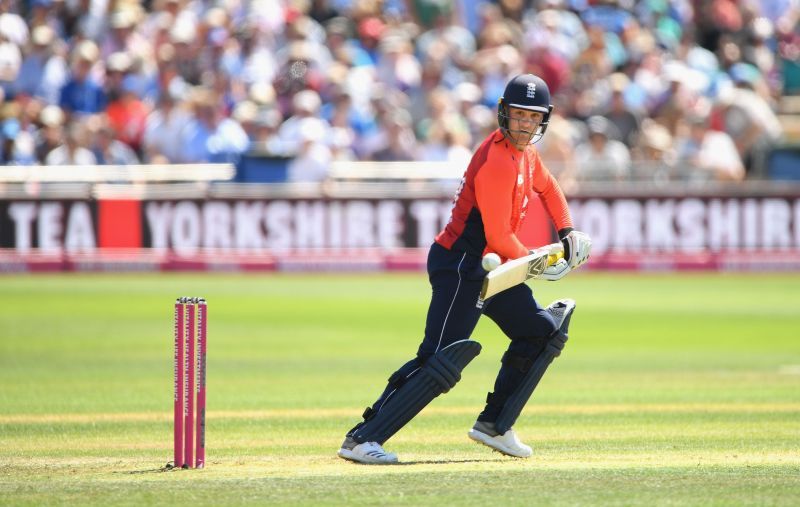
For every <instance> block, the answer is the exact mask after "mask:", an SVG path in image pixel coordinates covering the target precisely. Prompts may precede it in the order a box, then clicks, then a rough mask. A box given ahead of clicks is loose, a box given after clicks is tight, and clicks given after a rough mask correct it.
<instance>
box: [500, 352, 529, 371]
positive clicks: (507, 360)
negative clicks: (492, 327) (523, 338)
mask: <svg viewBox="0 0 800 507" xmlns="http://www.w3.org/2000/svg"><path fill="white" fill-rule="evenodd" d="M500 362H501V363H503V364H505V365H508V366H510V367H512V368H514V369H517V370H519V371H521V372H523V373H524V372H526V371H528V370H530V369H531V366H533V359H531V358H529V357H525V356H518V355H515V354H512V353H510V352H508V351H506V353H505V354H503V358H502V359H501V360H500Z"/></svg>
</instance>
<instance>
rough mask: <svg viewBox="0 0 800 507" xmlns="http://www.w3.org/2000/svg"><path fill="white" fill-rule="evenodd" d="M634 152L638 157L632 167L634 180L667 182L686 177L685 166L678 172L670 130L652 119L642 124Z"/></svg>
mask: <svg viewBox="0 0 800 507" xmlns="http://www.w3.org/2000/svg"><path fill="white" fill-rule="evenodd" d="M633 152H634V153H635V155H636V157H635V160H636V163H635V164H633V166H632V168H633V169H634V171H633V177H634V179H637V180H644V181H666V180H670V179H684V178H685V177H686V174H685V171H684V170H683V169H684V167H683V166H680V167H679V169H680V170H679V171H676V169H678V166H677V165H676V155H675V149H674V146H673V139H672V134H670V133H669V129H667V128H666V127H665V126H663V125H661V124H659V123H657V122H655V121H653V120H651V119H646V120H645V121H644V122H643V123H642V128H641V134H640V135H639V136H638V137H637V138H636V145H635V147H634V151H633ZM688 170H689V171H692V170H691V169H688Z"/></svg>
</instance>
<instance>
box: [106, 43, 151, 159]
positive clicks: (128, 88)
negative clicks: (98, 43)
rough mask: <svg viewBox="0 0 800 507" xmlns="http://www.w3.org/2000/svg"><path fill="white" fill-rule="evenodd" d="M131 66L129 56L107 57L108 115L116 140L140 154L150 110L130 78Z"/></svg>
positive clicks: (115, 55)
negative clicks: (128, 74)
mask: <svg viewBox="0 0 800 507" xmlns="http://www.w3.org/2000/svg"><path fill="white" fill-rule="evenodd" d="M132 63H133V62H132V60H131V58H130V56H128V54H127V53H121V52H120V53H112V54H111V55H110V56H109V57H108V60H107V62H106V81H107V83H106V85H107V87H108V98H109V104H108V107H107V108H106V113H107V114H108V122H109V126H110V128H111V130H112V131H114V132H116V136H117V139H119V140H120V141H122V142H124V143H125V144H127V145H128V146H129V147H131V148H133V149H134V150H135V151H139V150H140V149H141V148H142V137H143V136H144V131H145V126H146V122H147V115H148V114H149V113H150V110H149V108H148V107H147V105H146V104H145V103H144V102H143V101H142V99H141V98H139V96H138V95H137V94H136V86H135V85H136V83H135V81H133V80H129V79H127V77H128V76H127V73H128V71H129V70H130V68H131V65H132Z"/></svg>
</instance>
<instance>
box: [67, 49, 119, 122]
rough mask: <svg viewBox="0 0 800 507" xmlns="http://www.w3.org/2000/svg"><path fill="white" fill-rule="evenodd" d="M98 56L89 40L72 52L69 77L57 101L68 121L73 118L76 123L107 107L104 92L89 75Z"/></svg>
mask: <svg viewBox="0 0 800 507" xmlns="http://www.w3.org/2000/svg"><path fill="white" fill-rule="evenodd" d="M99 56H100V52H99V50H98V49H97V45H96V44H95V43H94V42H92V41H90V40H83V41H81V42H79V43H78V45H77V46H76V47H75V49H74V50H73V52H72V66H71V75H70V78H69V81H67V84H66V85H64V87H63V88H62V89H61V97H60V99H59V105H60V106H61V108H62V109H63V110H64V111H65V112H66V113H67V115H68V117H70V119H72V118H73V116H74V119H75V120H76V121H77V120H78V118H79V117H80V116H82V115H87V114H95V113H100V112H103V111H105V109H106V107H107V105H108V97H107V96H106V92H105V91H104V90H103V87H102V86H101V85H100V83H98V82H97V81H96V79H95V77H94V76H92V75H91V72H92V68H93V66H94V65H95V64H96V63H97V60H98V58H99Z"/></svg>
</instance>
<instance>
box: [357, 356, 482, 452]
mask: <svg viewBox="0 0 800 507" xmlns="http://www.w3.org/2000/svg"><path fill="white" fill-rule="evenodd" d="M480 351H481V346H480V344H479V343H478V342H476V341H473V340H461V341H458V342H455V343H453V344H451V345H449V346H447V347H445V348H443V349H442V350H440V351H439V352H437V353H436V354H434V355H433V356H431V357H430V358H429V359H428V360H427V361H426V362H425V364H424V365H423V366H422V367H421V368H420V369H419V370H417V371H416V372H414V373H413V374H412V375H411V376H409V378H408V380H407V381H406V382H405V383H404V384H403V385H402V386H400V387H399V388H398V389H397V390H396V391H394V392H393V393H392V394H390V395H389V396H388V398H387V399H386V402H385V403H384V404H383V406H381V407H380V409H379V410H378V411H377V412H376V413H374V414H372V417H371V418H369V419H368V420H366V421H364V423H363V424H362V425H361V426H359V427H358V428H357V429H356V430H355V432H353V435H352V437H353V439H354V440H355V441H356V442H358V443H364V442H378V443H379V444H381V445H382V444H383V443H384V442H386V441H387V440H388V439H389V438H391V437H392V435H394V434H395V433H397V432H398V431H399V430H400V428H402V427H403V426H405V425H406V424H407V423H408V422H409V421H410V420H411V419H413V418H414V416H416V415H417V414H418V413H419V412H420V411H421V410H422V409H423V408H425V407H426V406H427V405H428V404H429V403H430V402H431V401H433V399H434V398H436V397H437V396H439V395H440V394H442V393H446V392H447V391H449V390H450V389H452V388H453V386H455V385H456V383H458V381H459V380H460V379H461V372H462V371H463V370H464V368H466V366H467V365H468V364H469V363H470V361H472V360H473V359H474V358H475V356H477V355H478V354H479V353H480Z"/></svg>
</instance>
